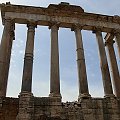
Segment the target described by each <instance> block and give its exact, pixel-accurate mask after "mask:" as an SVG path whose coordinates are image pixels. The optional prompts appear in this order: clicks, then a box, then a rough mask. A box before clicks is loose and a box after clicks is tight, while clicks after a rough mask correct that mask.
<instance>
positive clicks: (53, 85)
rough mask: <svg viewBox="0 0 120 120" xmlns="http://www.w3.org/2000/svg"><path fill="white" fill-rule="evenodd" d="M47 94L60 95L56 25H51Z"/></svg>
mask: <svg viewBox="0 0 120 120" xmlns="http://www.w3.org/2000/svg"><path fill="white" fill-rule="evenodd" d="M49 96H50V97H61V94H60V74H59V48H58V27H57V25H53V26H51V66H50V95H49Z"/></svg>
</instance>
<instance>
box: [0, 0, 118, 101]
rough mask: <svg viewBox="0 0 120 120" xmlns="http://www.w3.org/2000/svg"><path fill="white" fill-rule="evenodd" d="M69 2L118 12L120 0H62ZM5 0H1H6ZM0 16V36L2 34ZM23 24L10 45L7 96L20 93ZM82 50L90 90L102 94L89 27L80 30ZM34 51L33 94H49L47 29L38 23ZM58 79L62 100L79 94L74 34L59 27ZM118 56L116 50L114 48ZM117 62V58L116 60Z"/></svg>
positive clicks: (15, 0) (43, 1)
mask: <svg viewBox="0 0 120 120" xmlns="http://www.w3.org/2000/svg"><path fill="white" fill-rule="evenodd" d="M9 1H10V2H11V4H19V5H32V6H41V7H47V6H48V5H49V4H50V3H56V4H59V3H60V2H61V1H60V0H40V1H38V0H34V1H32V0H26V1H25V0H9ZM64 1H65V2H69V3H70V4H74V5H79V6H81V7H82V8H83V9H84V10H85V12H90V13H99V14H106V15H120V7H119V6H120V1H119V0H111V1H109V0H99V1H98V0H64ZM5 2H7V0H0V3H5ZM2 30H3V26H2V21H1V20H0V38H1V36H2ZM26 33H27V27H26V25H18V24H16V28H15V41H14V43H13V48H12V57H11V66H10V72H9V79H8V89H7V96H10V97H17V96H18V94H19V93H20V89H21V82H22V71H23V61H24V51H25V42H26ZM82 35H83V44H84V50H85V59H86V69H87V77H88V84H89V90H90V94H91V95H92V96H93V97H103V96H104V93H103V85H102V78H101V71H100V66H99V58H98V48H97V42H96V39H95V35H94V34H92V32H91V31H82ZM34 52H35V55H34V68H33V87H32V88H33V94H34V95H35V96H39V97H40V96H48V95H49V82H50V81H49V79H50V30H49V29H48V27H43V26H38V27H37V29H36V34H35V51H34ZM59 52H60V83H61V94H62V97H63V101H74V100H77V98H78V77H77V64H76V45H75V35H74V32H72V31H71V30H70V29H65V28H60V29H59ZM116 55H117V60H118V54H117V50H116ZM118 65H119V66H120V62H118Z"/></svg>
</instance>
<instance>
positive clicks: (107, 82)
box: [95, 31, 114, 97]
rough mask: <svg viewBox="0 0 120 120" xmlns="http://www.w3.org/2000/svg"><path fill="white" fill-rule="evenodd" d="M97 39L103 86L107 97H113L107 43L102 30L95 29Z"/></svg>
mask: <svg viewBox="0 0 120 120" xmlns="http://www.w3.org/2000/svg"><path fill="white" fill-rule="evenodd" d="M95 33H96V40H97V44H98V49H99V58H100V66H101V72H102V79H103V86H104V93H105V97H113V96H114V95H113V90H112V83H111V78H110V72H109V68H108V62H107V57H106V53H105V45H104V42H103V37H102V33H101V31H95Z"/></svg>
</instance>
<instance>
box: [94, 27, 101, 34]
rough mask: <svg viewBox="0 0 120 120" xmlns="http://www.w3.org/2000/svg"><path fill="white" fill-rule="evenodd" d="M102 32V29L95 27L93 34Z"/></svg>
mask: <svg viewBox="0 0 120 120" xmlns="http://www.w3.org/2000/svg"><path fill="white" fill-rule="evenodd" d="M96 32H102V28H98V27H93V30H92V33H96Z"/></svg>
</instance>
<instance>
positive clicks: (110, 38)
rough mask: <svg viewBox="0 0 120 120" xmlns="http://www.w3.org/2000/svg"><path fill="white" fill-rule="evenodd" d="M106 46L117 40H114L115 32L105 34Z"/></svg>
mask: <svg viewBox="0 0 120 120" xmlns="http://www.w3.org/2000/svg"><path fill="white" fill-rule="evenodd" d="M104 39H105V41H106V42H105V46H106V45H110V46H111V45H113V44H114V43H115V41H114V40H113V39H114V34H113V33H107V34H106V36H105V38H104Z"/></svg>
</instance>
